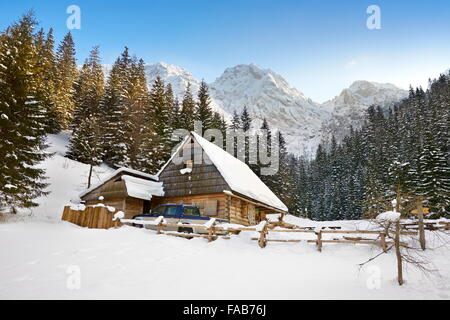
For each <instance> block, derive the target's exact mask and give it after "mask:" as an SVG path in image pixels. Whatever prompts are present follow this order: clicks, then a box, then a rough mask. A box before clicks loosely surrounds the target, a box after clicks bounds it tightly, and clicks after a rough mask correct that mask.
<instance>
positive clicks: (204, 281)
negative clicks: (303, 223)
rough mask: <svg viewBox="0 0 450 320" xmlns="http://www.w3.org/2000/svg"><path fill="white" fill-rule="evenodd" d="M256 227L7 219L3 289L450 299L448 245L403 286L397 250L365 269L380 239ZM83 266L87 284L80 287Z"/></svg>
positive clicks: (25, 294) (23, 293) (91, 295)
mask: <svg viewBox="0 0 450 320" xmlns="http://www.w3.org/2000/svg"><path fill="white" fill-rule="evenodd" d="M345 223H346V222H344V223H343V225H345ZM308 225H314V222H312V221H308ZM252 236H254V234H253V233H245V234H241V235H239V236H234V237H233V238H232V239H231V240H217V241H215V242H212V243H208V242H207V241H206V240H205V239H193V240H186V239H182V238H175V237H170V236H166V235H157V234H156V232H155V231H151V230H147V229H137V228H132V227H122V228H120V229H111V230H90V229H85V228H81V227H78V226H75V225H72V224H69V223H67V222H50V221H36V220H32V221H28V222H20V223H17V222H16V223H5V224H0V243H3V244H5V243H10V244H13V245H8V246H6V245H4V246H2V250H0V261H2V263H1V264H0V299H18V298H20V299H189V300H192V299H194V300H195V299H450V250H449V249H450V248H449V247H440V248H437V249H435V250H429V251H426V252H425V255H426V257H428V258H430V259H431V260H432V262H433V265H434V267H435V268H437V269H438V270H439V273H434V274H433V275H431V276H429V277H426V276H424V275H422V274H421V273H420V272H419V271H418V270H415V269H413V268H411V267H407V268H406V272H405V273H406V275H405V278H406V281H407V282H406V284H405V285H404V286H403V287H399V286H398V284H397V282H396V260H395V254H394V253H389V254H386V255H382V256H381V257H380V258H378V259H377V260H375V261H373V262H371V263H369V264H367V265H366V266H364V267H363V268H362V269H361V270H360V269H359V267H358V264H359V263H361V262H364V261H366V260H367V259H368V258H370V257H372V256H374V255H375V254H377V253H379V252H380V249H379V248H377V247H373V246H353V245H334V244H333V245H330V244H325V245H324V248H323V252H321V253H320V252H318V251H317V250H316V248H315V245H314V244H307V243H300V244H288V243H269V244H268V246H267V247H266V248H265V249H260V248H259V247H258V245H257V242H256V241H251V240H250V238H251V237H252ZM269 236H270V235H269ZM78 268H79V270H80V278H79V279H80V289H78V290H71V289H69V288H68V285H67V283H68V282H70V283H73V282H71V279H73V278H71V277H73V276H74V274H71V272H73V271H74V270H78ZM378 279H379V285H378Z"/></svg>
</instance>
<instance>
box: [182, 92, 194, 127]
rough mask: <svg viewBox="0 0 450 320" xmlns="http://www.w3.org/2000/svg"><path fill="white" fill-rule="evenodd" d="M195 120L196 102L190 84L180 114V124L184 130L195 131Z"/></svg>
mask: <svg viewBox="0 0 450 320" xmlns="http://www.w3.org/2000/svg"><path fill="white" fill-rule="evenodd" d="M195 118H196V114H195V101H194V98H193V97H192V91H191V84H190V83H189V84H188V86H187V88H186V92H185V94H184V98H183V102H182V109H181V112H180V123H181V126H182V129H186V130H188V131H193V130H194V120H195Z"/></svg>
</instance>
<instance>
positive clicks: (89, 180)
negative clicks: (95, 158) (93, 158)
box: [88, 165, 94, 189]
mask: <svg viewBox="0 0 450 320" xmlns="http://www.w3.org/2000/svg"><path fill="white" fill-rule="evenodd" d="M93 170H94V166H93V165H91V166H90V167H89V178H88V189H89V188H90V187H91V179H92V171H93Z"/></svg>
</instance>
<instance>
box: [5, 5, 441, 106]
mask: <svg viewBox="0 0 450 320" xmlns="http://www.w3.org/2000/svg"><path fill="white" fill-rule="evenodd" d="M374 4H375V5H378V6H379V7H380V8H381V29H380V30H369V29H368V28H367V27H366V20H367V18H368V17H369V15H368V14H367V13H366V10H367V7H368V6H369V5H374ZM69 5H78V6H79V7H80V8H81V29H80V30H73V35H74V38H75V41H76V45H77V58H78V62H79V63H80V64H81V63H82V62H83V60H84V59H85V58H86V56H87V53H88V52H89V50H90V48H91V47H92V46H94V45H99V46H100V48H101V51H102V58H103V63H106V64H111V63H112V62H113V61H114V60H115V58H116V57H117V56H118V55H119V54H120V52H121V51H122V49H123V47H124V46H125V45H126V46H128V47H129V48H130V50H131V52H132V53H134V54H136V55H137V56H138V57H142V58H143V59H144V60H145V61H146V62H147V63H153V62H157V61H164V62H167V63H170V64H174V65H179V66H182V67H184V68H186V69H188V70H189V71H191V72H192V73H193V75H194V77H196V78H199V79H201V78H204V79H205V80H207V81H208V82H210V81H214V79H215V78H217V77H218V76H220V75H221V73H222V72H223V70H224V69H225V68H227V67H231V66H234V65H236V64H241V63H256V64H258V65H260V66H262V67H265V68H270V69H272V70H274V71H275V72H277V73H279V74H281V75H282V76H283V77H284V78H285V79H286V80H287V81H288V82H289V83H291V84H292V85H293V86H295V87H296V88H298V89H299V90H301V91H302V92H303V93H304V94H305V95H306V96H308V97H311V98H312V99H313V100H315V101H318V102H322V101H325V100H327V99H330V98H332V97H333V96H335V95H337V94H339V93H340V91H341V90H342V89H343V88H345V87H347V86H349V85H350V84H351V83H352V82H353V81H355V80H370V81H378V82H391V83H394V84H396V85H398V86H401V87H404V88H407V87H408V86H409V84H413V85H415V86H417V85H426V84H427V79H428V78H429V77H435V76H437V75H438V74H439V73H440V72H443V71H444V70H446V69H448V68H450V19H449V17H450V2H449V1H448V0H429V1H414V0H409V1H406V0H388V1H381V0H371V1H365V0H342V1H335V0H330V1H325V0H322V1H313V0H311V1H300V0H292V1H291V0H289V1H288V0H278V1H275V0H272V1H268V0H226V1H225V0H221V1H219V0H184V1H181V0H180V1H175V0H146V1H140V0H128V1H123V0H121V1H117V0H109V1H103V0H96V1H92V0H91V1H84V0H70V1H64V0H58V1H54V0H40V1H38V0H35V1H30V0H20V1H14V2H12V1H1V3H0V28H1V29H4V28H5V27H6V26H7V25H8V24H10V23H11V22H12V21H14V20H16V19H17V18H18V17H20V16H21V15H22V14H23V13H24V12H26V11H27V10H28V9H30V8H34V10H35V11H36V15H37V18H38V20H39V21H40V22H41V26H42V27H44V28H49V27H50V26H52V27H54V29H55V34H56V37H57V40H60V39H61V38H62V36H63V35H64V34H65V33H66V32H67V31H68V29H67V27H66V20H67V18H68V16H69V15H68V14H67V13H66V9H67V7H68V6H69Z"/></svg>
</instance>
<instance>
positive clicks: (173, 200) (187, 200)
mask: <svg viewBox="0 0 450 320" xmlns="http://www.w3.org/2000/svg"><path fill="white" fill-rule="evenodd" d="M226 198H227V196H226V195H225V194H224V193H217V194H206V195H187V196H182V197H162V198H158V199H156V198H155V199H153V201H152V208H155V207H157V206H159V205H162V204H184V205H192V206H198V207H199V208H200V213H201V215H202V216H207V217H212V218H219V219H227V220H228V219H229V218H228V216H229V214H228V211H227V208H226ZM208 201H216V202H217V211H216V214H208V215H207V214H205V206H206V203H207V202H208Z"/></svg>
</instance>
